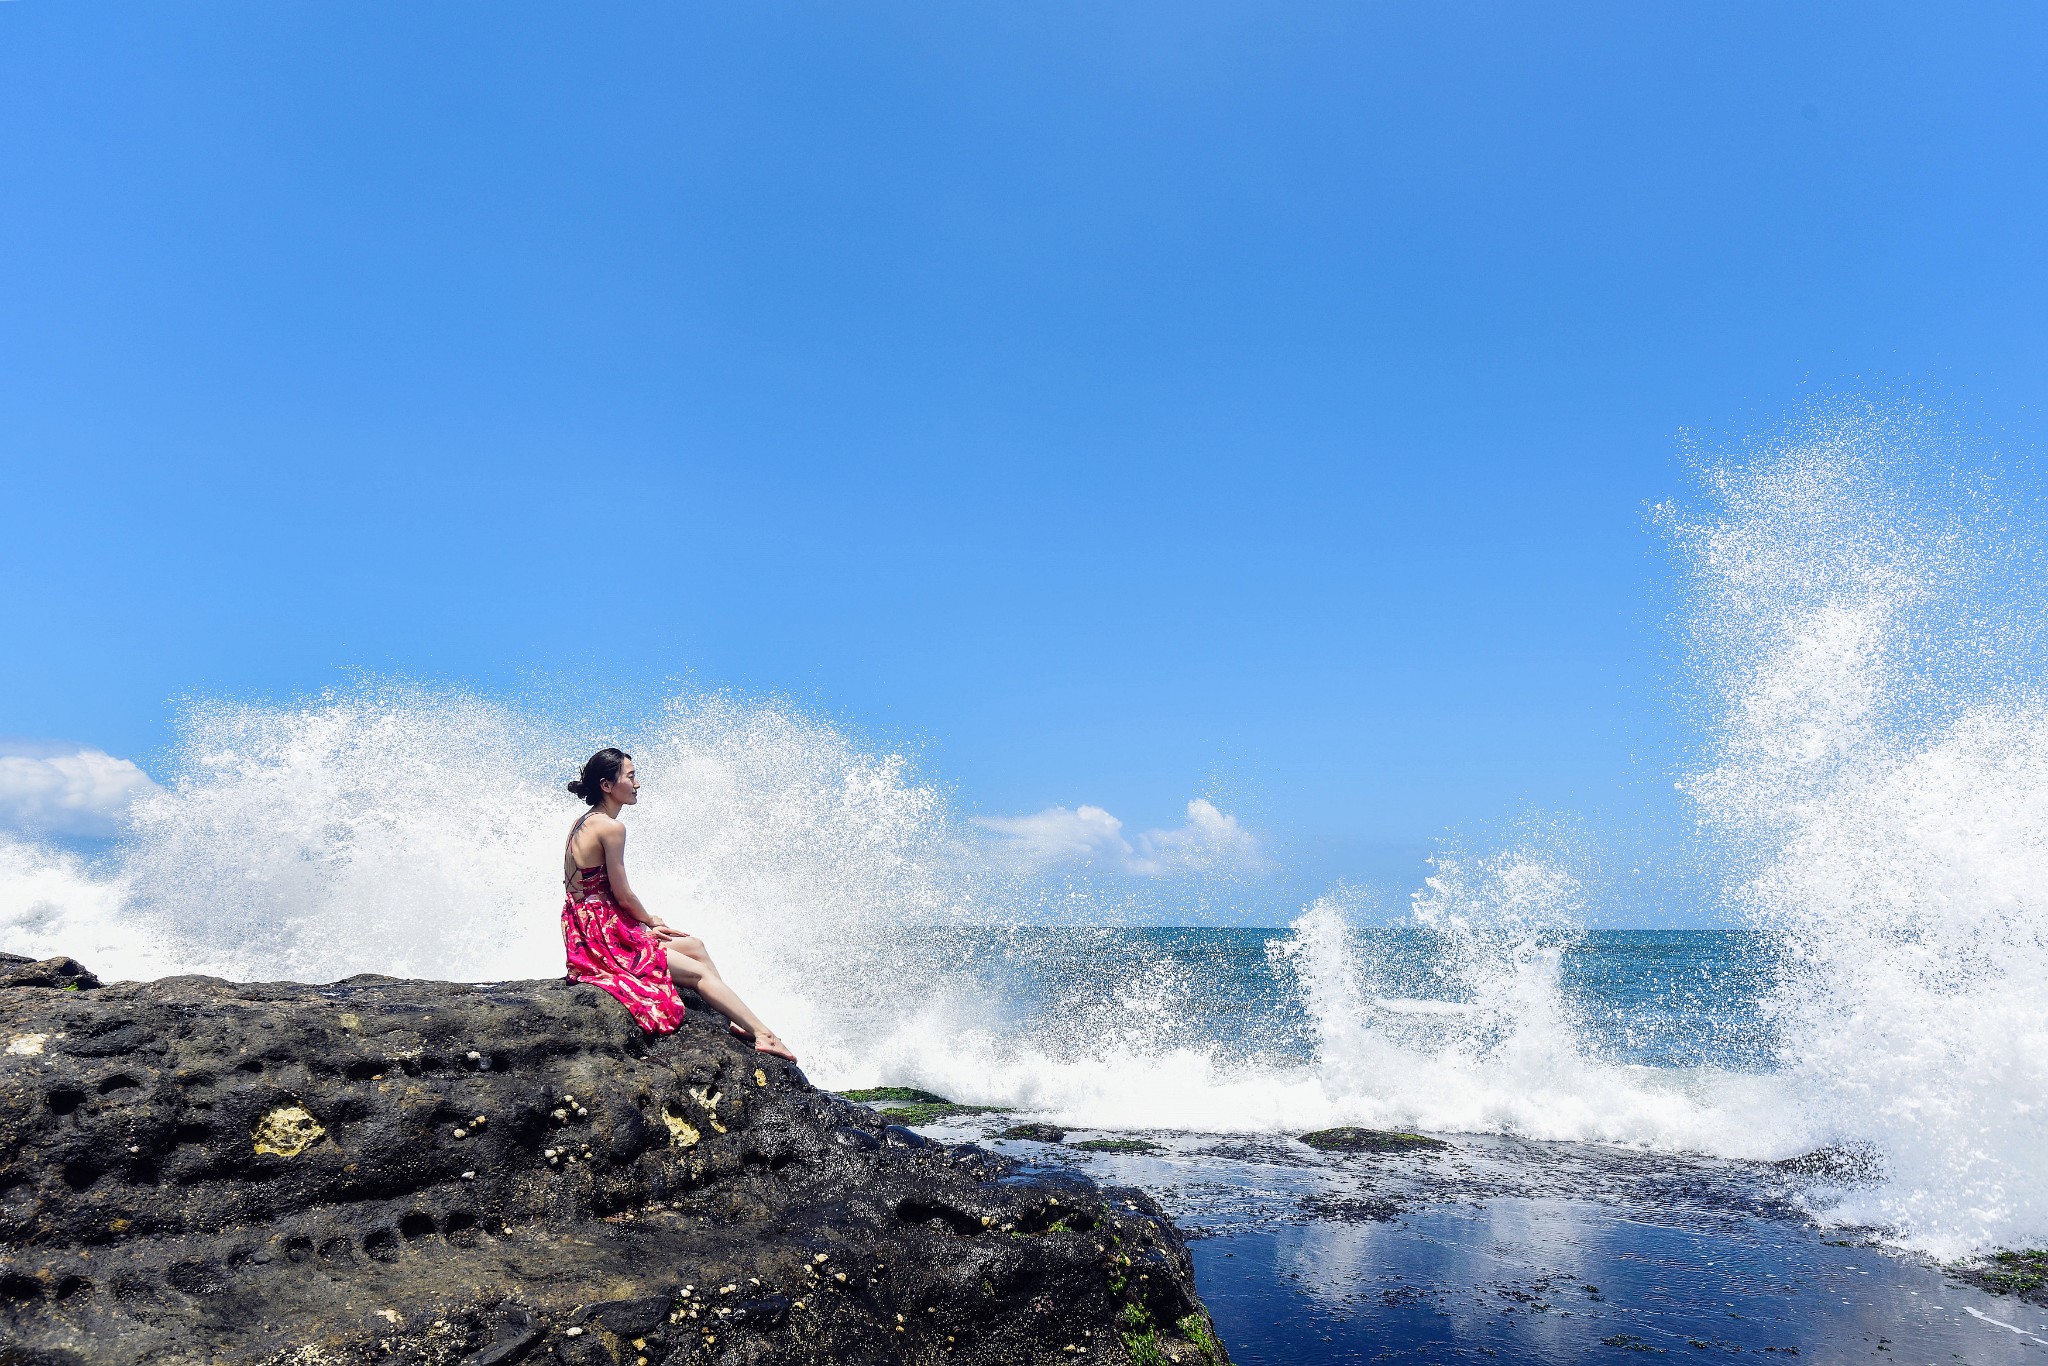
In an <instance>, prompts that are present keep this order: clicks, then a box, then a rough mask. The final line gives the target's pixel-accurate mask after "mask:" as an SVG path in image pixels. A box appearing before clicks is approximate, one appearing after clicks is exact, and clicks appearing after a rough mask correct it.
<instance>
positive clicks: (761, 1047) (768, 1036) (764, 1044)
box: [726, 1022, 796, 1062]
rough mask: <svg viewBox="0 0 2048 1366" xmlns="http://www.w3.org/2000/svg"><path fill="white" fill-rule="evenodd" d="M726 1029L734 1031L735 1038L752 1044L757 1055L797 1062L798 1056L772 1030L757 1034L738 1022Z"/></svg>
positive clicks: (730, 1024) (727, 1026)
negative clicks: (768, 1055)
mask: <svg viewBox="0 0 2048 1366" xmlns="http://www.w3.org/2000/svg"><path fill="white" fill-rule="evenodd" d="M726 1028H727V1029H730V1030H731V1031H732V1033H733V1037H734V1038H736V1039H746V1040H748V1041H749V1042H751V1043H752V1044H753V1045H754V1051H755V1052H756V1053H769V1054H772V1055H774V1056H775V1057H778V1058H787V1059H789V1060H790V1061H791V1062H795V1061H796V1054H794V1053H792V1052H790V1051H789V1045H788V1044H786V1043H784V1042H783V1041H782V1036H781V1035H780V1034H777V1033H776V1032H775V1031H774V1030H772V1029H764V1030H762V1031H761V1032H760V1033H758V1034H756V1033H755V1032H754V1031H753V1030H751V1029H749V1028H747V1027H746V1026H745V1025H743V1024H739V1023H736V1022H735V1023H729V1024H727V1025H726Z"/></svg>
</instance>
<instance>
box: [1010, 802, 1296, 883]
mask: <svg viewBox="0 0 2048 1366" xmlns="http://www.w3.org/2000/svg"><path fill="white" fill-rule="evenodd" d="M975 824H977V825H979V826H981V827H983V828H984V829H987V830H992V831H994V832H995V833H996V834H997V835H999V836H1001V837H1002V847H1003V850H1004V852H1005V853H1007V854H1009V855H1010V856H1011V857H1012V858H1014V859H1016V860H1017V861H1018V862H1020V863H1022V864H1024V865H1026V866H1027V867H1031V868H1037V869H1044V868H1052V867H1057V866H1059V865H1061V864H1075V863H1078V864H1083V865H1087V866H1091V867H1104V868H1110V869H1113V870H1116V871H1119V872H1125V873H1131V874H1134V875H1137V876H1140V877H1162V876H1168V875H1171V874H1174V873H1247V872H1260V871H1263V870H1264V869H1266V868H1267V867H1269V866H1270V863H1269V861H1268V860H1267V858H1266V856H1265V853H1264V852H1263V851H1262V850H1261V849H1260V848H1259V842H1258V839H1257V837H1256V836H1254V835H1253V834H1252V832H1251V831H1249V830H1247V829H1245V828H1244V827H1243V826H1242V825H1239V824H1238V822H1237V817H1235V816H1232V815H1227V814H1226V813H1224V812H1222V811H1219V810H1217V809H1216V806H1215V804H1214V803H1213V802H1208V801H1204V800H1203V799H1202V798H1200V797H1197V798H1196V799H1195V800H1193V801H1191V802H1189V803H1188V818H1187V822H1186V824H1184V825H1179V826H1176V827H1174V828H1173V829H1171V830H1144V831H1140V832H1139V833H1138V834H1136V835H1133V836H1126V835H1125V834H1124V823H1123V822H1122V821H1120V820H1118V819H1117V818H1116V817H1115V816H1112V815H1111V814H1110V813H1109V812H1107V811H1105V810H1103V809H1102V808H1101V807H1099V806H1082V807H1077V808H1075V809H1073V810H1069V809H1067V808H1066V807H1064V806H1049V807H1047V808H1046V809H1045V810H1043V811H1036V812H1033V813H1032V814H1031V815H1028V816H983V817H980V818H978V819H977V820H976V821H975Z"/></svg>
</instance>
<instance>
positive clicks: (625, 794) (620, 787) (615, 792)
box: [604, 759, 640, 806]
mask: <svg viewBox="0 0 2048 1366" xmlns="http://www.w3.org/2000/svg"><path fill="white" fill-rule="evenodd" d="M604 790H605V791H606V792H607V793H609V794H610V796H611V799H612V800H613V801H615V802H617V803H618V804H619V805H620V806H631V805H632V804H633V803H635V802H637V801H639V800H640V780H639V779H638V778H636V777H635V776H633V761H632V760H631V759H628V760H626V762H625V763H623V764H621V765H619V776H618V777H616V778H614V779H612V780H611V781H610V782H608V783H606V784H605V785H604Z"/></svg>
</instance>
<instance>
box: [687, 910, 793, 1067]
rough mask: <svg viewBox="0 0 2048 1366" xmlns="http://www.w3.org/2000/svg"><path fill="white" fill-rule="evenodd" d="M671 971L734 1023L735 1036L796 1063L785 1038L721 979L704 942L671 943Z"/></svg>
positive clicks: (691, 938) (766, 1051)
mask: <svg viewBox="0 0 2048 1366" xmlns="http://www.w3.org/2000/svg"><path fill="white" fill-rule="evenodd" d="M668 970H669V975H670V976H672V977H674V978H675V979H676V985H677V986H679V987H687V988H689V989H690V990H692V991H694V992H696V993H697V994H698V995H699V996H702V997H703V998H704V1003H705V1004H706V1005H708V1006H710V1007H711V1008H712V1009H713V1010H715V1011H717V1012H718V1013H719V1014H721V1015H723V1016H725V1018H726V1019H728V1020H730V1021H731V1022H732V1032H733V1033H735V1034H737V1035H739V1036H740V1037H741V1038H743V1039H752V1040H753V1041H754V1047H755V1049H756V1050H758V1051H760V1052H762V1053H772V1054H774V1055H775V1056H776V1057H778V1058H788V1059H789V1060H790V1061H791V1062H795V1061H796V1054H794V1053H792V1052H790V1051H789V1045H788V1044H786V1043H784V1042H783V1041H782V1037H781V1036H780V1035H779V1034H777V1033H776V1032H775V1031H774V1030H772V1029H770V1028H769V1027H768V1026H767V1025H765V1024H763V1023H761V1017H760V1016H758V1015H756V1014H755V1013H754V1012H753V1011H751V1010H749V1009H748V1008H747V1003H746V1002H745V1001H742V1000H741V999H740V995H739V993H738V992H736V991H734V990H733V989H732V988H731V987H729V986H727V985H726V984H725V979H724V978H723V977H720V976H719V975H718V966H717V965H716V964H715V963H713V962H712V961H711V955H710V954H709V953H707V952H706V951H705V949H704V941H703V940H701V939H699V938H697V937H696V936H695V935H685V936H682V937H680V938H676V939H671V940H669V941H668Z"/></svg>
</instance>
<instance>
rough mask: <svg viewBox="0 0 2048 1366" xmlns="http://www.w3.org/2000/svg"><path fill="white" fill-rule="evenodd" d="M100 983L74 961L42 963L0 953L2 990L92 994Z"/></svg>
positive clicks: (12, 954) (68, 959)
mask: <svg viewBox="0 0 2048 1366" xmlns="http://www.w3.org/2000/svg"><path fill="white" fill-rule="evenodd" d="M99 984H100V979H99V978H97V977H95V976H94V975H93V974H92V973H90V972H88V971H86V969H85V965H84V964H82V963H80V962H79V961H78V960H77V959H75V958H45V959H43V960H42V961H41V962H40V963H39V962H37V961H36V960H35V959H33V958H24V957H22V956H21V955H20V954H18V953H0V987H47V988H49V989H50V990H52V991H91V990H92V989H93V988H95V987H97V986H98V985H99Z"/></svg>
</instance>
